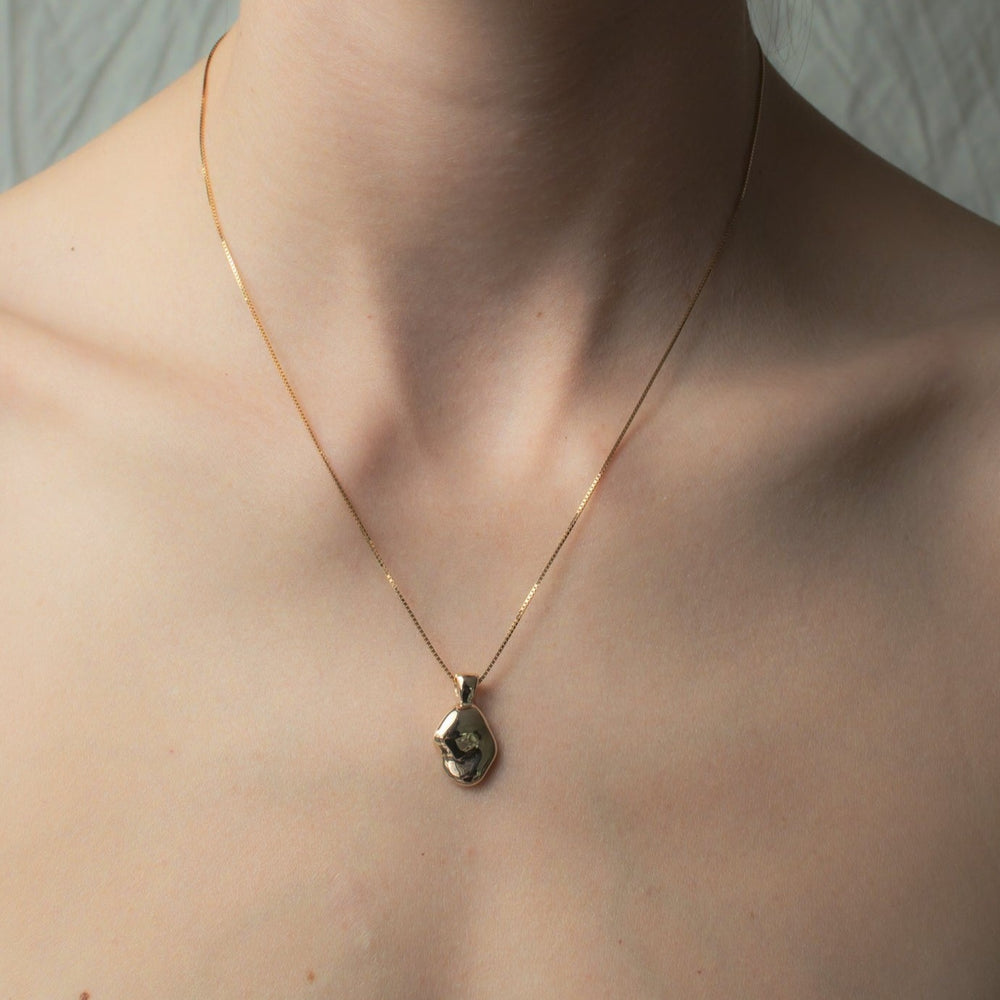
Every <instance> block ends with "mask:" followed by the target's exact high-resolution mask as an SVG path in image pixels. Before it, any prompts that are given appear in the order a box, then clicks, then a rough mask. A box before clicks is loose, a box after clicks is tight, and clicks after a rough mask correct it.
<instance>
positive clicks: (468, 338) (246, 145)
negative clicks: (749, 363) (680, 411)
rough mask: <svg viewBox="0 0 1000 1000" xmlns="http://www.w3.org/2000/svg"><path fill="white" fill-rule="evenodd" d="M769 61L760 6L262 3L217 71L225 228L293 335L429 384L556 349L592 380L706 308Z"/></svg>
mask: <svg viewBox="0 0 1000 1000" xmlns="http://www.w3.org/2000/svg"><path fill="white" fill-rule="evenodd" d="M758 65H759V64H758V56H757V48H756V44H755V42H754V39H753V35H752V32H751V29H750V26H749V22H748V19H747V16H746V10H745V6H744V0H720V2H719V3H716V4H712V5H701V4H692V3H690V2H689V0H662V2H660V3H657V4H648V3H636V2H629V0H626V2H622V0H616V2H611V0H556V2H554V3H545V4H536V3H528V2H526V0H514V2H505V3H500V2H498V0H481V2H477V3H475V4H470V3H468V2H465V0H462V2H460V0H429V2H426V3H420V4H414V3H412V2H403V0H365V2H360V0H338V2H337V3H336V4H330V3H328V2H326V0H299V2H297V3H296V4H293V5H289V4H284V3H279V2H277V0H244V5H243V10H242V12H241V16H240V19H239V22H238V24H237V26H236V28H235V30H234V31H233V33H232V34H231V36H230V37H229V38H228V39H227V40H226V41H225V42H224V43H223V46H222V47H221V48H220V51H219V55H218V56H217V63H216V65H214V66H213V69H212V73H213V77H212V90H211V95H212V99H211V100H210V102H209V117H208V148H209V156H210V159H211V164H212V172H213V177H214V179H215V182H216V190H217V193H218V198H219V205H220V211H221V214H222V217H223V220H224V224H225V226H226V229H227V233H228V235H229V237H230V241H231V243H232V244H233V247H234V251H235V253H236V256H237V259H238V260H239V261H240V263H241V265H242V267H243V269H244V271H245V273H246V275H247V277H248V281H249V283H250V284H251V287H252V288H253V289H254V294H255V296H256V298H257V299H258V305H260V306H261V307H262V311H263V312H264V313H265V314H266V315H270V316H272V317H280V318H281V322H280V324H279V325H280V327H281V328H283V329H289V330H291V329H294V330H296V331H299V333H300V335H301V336H302V337H306V338H307V337H309V336H310V335H311V334H312V335H313V336H314V337H315V338H316V339H317V340H318V339H319V338H321V336H322V335H321V333H320V331H321V330H324V331H330V330H347V329H350V330H361V331H362V333H358V334H356V336H359V337H362V336H363V337H364V339H365V341H366V344H367V347H366V349H367V350H369V351H370V352H371V354H372V358H371V360H372V361H373V362H378V360H379V359H381V361H383V362H384V361H391V364H390V367H392V368H393V370H395V371H397V372H399V373H404V374H402V375H401V376H400V377H401V378H403V379H404V380H405V379H406V378H410V377H412V378H414V379H417V378H418V377H419V373H420V371H421V369H424V370H426V368H427V366H433V367H434V368H435V370H436V371H437V373H438V374H439V376H441V377H442V378H445V379H446V378H447V373H448V372H451V371H462V370H464V372H465V375H466V380H467V382H468V381H469V380H470V379H471V381H472V383H474V382H475V376H474V375H473V376H470V375H469V372H470V370H471V369H470V365H469V361H470V360H474V361H475V363H476V364H475V370H476V371H477V372H480V373H482V377H483V379H484V381H485V380H486V379H488V378H493V377H495V372H492V371H491V368H490V359H491V358H492V357H494V356H496V357H502V358H508V359H509V358H512V357H518V358H524V357H528V358H529V359H530V358H531V357H532V352H535V353H537V352H540V351H544V352H547V353H548V355H552V354H553V351H554V352H555V354H556V355H557V356H558V357H557V360H556V361H554V362H553V365H554V366H555V368H557V369H558V374H559V377H563V378H566V379H568V380H570V381H572V378H573V377H578V376H579V372H580V369H581V367H582V366H584V365H585V364H586V363H587V362H586V359H588V358H590V359H592V358H593V357H595V356H596V355H597V354H600V353H601V352H599V351H595V346H596V345H599V344H607V343H610V342H611V341H613V340H615V338H616V337H618V338H619V339H618V341H616V343H624V342H625V341H626V340H627V339H628V338H626V337H622V336H620V335H621V334H622V333H623V332H624V331H632V335H631V340H630V341H629V342H631V343H634V342H635V340H636V338H635V337H634V331H635V329H636V328H637V326H642V323H640V322H639V318H640V315H641V314H642V312H643V309H645V310H646V312H647V313H649V310H650V309H651V308H652V307H651V305H650V304H651V303H653V302H655V303H656V304H657V305H658V306H659V307H660V308H661V310H662V311H661V312H660V313H659V314H658V317H659V322H660V327H659V328H658V329H657V330H655V331H651V334H650V336H651V337H652V336H654V335H655V336H660V337H662V322H663V320H662V315H663V311H666V312H667V313H669V314H670V315H673V314H679V313H680V312H682V311H683V303H684V302H686V300H687V298H688V297H689V294H690V293H689V291H687V292H686V291H684V290H685V289H690V288H691V286H692V280H697V275H698V272H700V270H701V269H703V267H704V265H705V263H706V262H707V260H708V258H709V257H710V255H711V253H712V250H713V248H714V245H715V243H716V242H717V241H718V238H719V237H720V236H721V233H722V231H723V229H724V227H725V223H726V220H727V218H728V216H729V213H730V212H731V210H732V207H733V204H734V201H735V198H736V194H737V192H738V191H739V186H740V181H741V179H742V173H743V169H744V166H745V160H746V152H747V147H748V143H749V138H750V130H751V127H752V119H753V111H754V103H755V100H756V96H757V94H756V92H757V77H758V72H759V68H758ZM671 303H672V305H671ZM678 306H680V308H678ZM554 344H555V345H557V346H556V347H554V346H553V345H554ZM542 370H543V371H547V372H548V374H552V371H551V370H549V369H546V368H545V367H544V366H543V368H542ZM406 373H408V374H406ZM414 373H416V374H414ZM630 379H631V381H630V383H629V384H635V376H634V373H630ZM440 392H441V382H440V381H438V382H437V383H436V398H437V397H439V396H440Z"/></svg>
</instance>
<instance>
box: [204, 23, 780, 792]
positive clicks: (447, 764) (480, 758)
mask: <svg viewBox="0 0 1000 1000" xmlns="http://www.w3.org/2000/svg"><path fill="white" fill-rule="evenodd" d="M223 37H225V36H223ZM221 41H222V39H221V38H220V39H219V41H218V42H216V43H215V45H214V46H212V50H211V52H209V54H208V58H207V59H206V61H205V71H204V77H203V79H202V90H201V121H200V127H199V144H200V150H201V173H202V177H203V179H204V181H205V193H206V195H207V197H208V205H209V208H210V209H211V212H212V220H213V221H214V223H215V229H216V232H217V233H218V236H219V241H220V243H221V244H222V249H223V252H224V253H225V255H226V260H227V261H228V262H229V268H230V270H231V271H232V273H233V277H234V278H235V279H236V284H237V285H238V286H239V289H240V293H241V294H242V296H243V301H244V302H245V303H246V306H247V308H248V309H249V311H250V316H251V317H252V319H253V321H254V324H255V325H256V327H257V331H258V332H259V333H260V336H261V339H262V340H263V342H264V346H265V347H266V348H267V353H268V354H269V355H270V358H271V361H272V363H273V364H274V367H275V369H276V370H277V373H278V375H279V377H280V378H281V381H282V383H283V384H284V386H285V389H286V391H287V392H288V395H289V397H290V398H291V400H292V403H293V404H294V406H295V409H296V411H297V412H298V415H299V418H300V419H301V421H302V423H303V425H304V426H305V429H306V431H307V432H308V434H309V437H310V439H311V440H312V443H313V446H314V447H315V449H316V451H317V452H318V453H319V457H320V458H321V459H322V461H323V464H324V465H325V466H326V470H327V472H329V473H330V476H331V478H332V479H333V482H334V484H335V485H336V487H337V492H338V493H340V496H341V498H342V499H343V501H344V503H345V504H346V505H347V509H348V511H349V512H350V514H351V516H352V517H353V518H354V522H355V524H356V525H357V527H358V530H359V531H360V532H361V534H362V536H363V537H364V540H365V542H366V543H367V544H368V548H369V549H371V552H372V555H373V556H374V557H375V560H376V562H377V563H378V565H379V568H380V569H381V570H382V573H383V574H384V576H385V578H386V580H387V581H388V583H389V586H390V587H392V590H393V592H394V593H395V595H396V597H397V598H399V601H400V603H401V604H402V605H403V607H404V608H405V609H406V613H407V615H409V618H410V621H411V622H412V623H413V625H414V627H415V628H416V630H417V632H419V633H420V638H421V639H423V641H424V645H425V646H426V647H427V648H428V650H430V653H431V655H432V656H433V657H434V659H435V660H436V661H437V664H438V666H439V667H440V668H441V669H442V670H443V671H444V672H445V674H447V675H448V677H449V679H450V680H451V682H452V684H453V685H454V687H455V694H456V697H457V702H456V704H455V705H454V707H453V708H452V709H451V711H450V712H448V714H447V715H446V716H445V717H444V719H443V720H442V722H441V725H440V726H438V728H437V731H436V732H435V733H434V742H435V743H436V744H437V746H438V748H439V749H440V751H441V758H442V764H443V766H444V770H445V772H446V773H447V774H449V775H450V776H451V777H452V778H454V779H455V781H456V782H458V783H459V784H461V785H464V786H469V785H475V784H478V783H479V782H480V781H482V780H483V778H485V777H486V773H487V771H489V769H490V766H491V765H492V764H493V762H494V760H495V759H496V756H497V749H498V747H497V741H496V737H495V736H494V735H493V730H492V729H491V728H490V725H489V723H488V722H487V721H486V717H485V716H484V715H483V713H482V711H481V710H480V708H479V707H478V706H477V705H475V704H473V698H474V697H475V694H476V688H477V686H478V685H479V684H481V683H482V682H483V681H484V680H485V679H486V677H487V675H488V674H489V672H490V671H491V670H492V669H493V666H494V664H495V663H496V662H497V660H499V659H500V654H501V653H503V651H504V650H505V649H506V648H507V643H508V642H510V638H511V636H512V635H513V634H514V631H515V629H516V628H517V626H518V625H519V624H520V623H521V619H522V618H523V617H524V613H525V611H527V610H528V605H529V604H531V601H532V599H533V598H534V596H535V594H536V593H537V592H538V588H539V587H540V586H541V584H542V581H543V580H544V579H545V577H546V575H547V574H548V572H549V569H550V568H551V567H552V564H553V563H554V562H555V561H556V557H557V556H558V555H559V553H560V552H561V551H562V548H563V546H564V545H565V544H566V541H567V539H568V538H569V536H570V534H571V533H572V531H573V529H574V528H575V527H576V525H577V522H578V521H579V520H580V516H581V515H582V514H583V511H584V509H585V508H586V506H587V504H588V503H589V502H590V498H591V497H592V496H593V494H594V490H596V489H597V484H598V483H599V482H600V481H601V479H603V478H604V474H605V472H606V471H607V469H608V466H609V465H610V464H611V460H612V459H613V458H614V457H615V454H616V453H617V452H618V448H619V445H621V443H622V440H623V439H624V437H625V435H626V434H627V433H628V430H629V428H630V427H631V426H632V422H633V421H634V420H635V417H636V415H637V414H638V412H639V408H640V407H641V406H642V404H643V403H644V402H645V399H646V396H648V395H649V391H650V389H652V387H653V383H654V382H655V381H656V378H657V376H658V375H659V374H660V371H661V369H662V368H663V366H664V364H665V363H666V360H667V356H668V355H669V354H670V351H671V350H672V348H673V346H674V344H675V343H676V342H677V338H678V337H679V336H680V333H681V330H683V329H684V326H685V324H686V323H687V321H688V317H689V316H690V315H691V313H692V312H693V310H694V307H695V304H696V303H697V301H698V299H699V298H700V297H701V293H702V290H703V289H704V287H705V285H706V284H707V282H708V279H709V277H710V275H711V274H712V272H713V271H714V270H715V266H716V264H717V263H718V262H719V258H720V257H721V256H722V252H723V250H724V249H725V247H726V244H727V243H728V242H729V236H730V234H731V233H732V230H733V225H734V223H735V221H736V216H737V213H738V210H739V207H740V205H741V204H742V203H743V199H744V196H745V195H746V192H747V188H748V187H749V185H750V172H751V168H752V166H753V160H754V153H755V151H756V149H757V136H758V133H759V131H760V119H761V109H762V107H763V103H764V79H765V76H766V69H767V60H766V59H765V58H764V53H763V51H762V50H761V47H760V43H759V42H758V43H757V52H758V55H759V58H760V81H759V85H758V91H757V106H756V110H755V112H754V122H753V135H752V138H751V141H750V149H749V152H748V154H747V161H746V167H745V169H744V173H743V183H742V185H741V187H740V192H739V195H738V197H737V199H736V204H735V205H734V207H733V210H732V212H731V213H730V215H729V219H728V221H727V223H726V228H725V230H724V231H723V234H722V238H721V239H720V240H719V243H718V246H716V248H715V251H714V253H713V254H712V256H711V258H710V260H709V263H708V266H707V267H706V269H705V271H704V273H703V274H702V277H701V281H700V282H699V284H698V287H697V289H696V290H695V293H694V295H693V296H692V298H691V301H690V302H689V303H688V306H687V309H686V310H685V312H684V315H683V316H682V317H681V320H680V322H679V323H678V325H677V326H676V328H675V329H674V332H673V334H672V335H671V336H670V339H669V340H668V342H667V346H666V349H665V350H664V352H663V354H662V355H661V356H660V359H659V361H658V362H657V364H656V367H655V368H654V369H653V374H652V375H650V377H649V380H648V381H647V382H646V385H645V387H644V388H643V390H642V392H641V393H640V394H639V398H638V400H637V401H636V404H635V406H634V407H633V408H632V412H631V413H629V415H628V419H627V420H626V421H625V424H624V426H623V427H622V429H621V431H620V432H619V434H618V437H617V438H615V442H614V444H613V445H612V446H611V450H610V451H609V452H608V454H607V457H606V458H605V459H604V462H603V463H602V465H601V467H600V469H599V470H598V472H597V475H596V476H594V478H593V480H592V481H591V483H590V485H589V486H588V487H587V491H586V492H585V493H584V495H583V499H582V500H581V501H580V503H579V504H578V505H577V508H576V511H575V512H574V514H573V517H572V518H571V520H570V522H569V524H568V525H567V527H566V530H565V531H564V532H563V533H562V537H561V538H560V539H559V543H558V544H557V545H556V547H555V549H554V550H553V552H552V555H550V556H549V558H548V561H547V562H546V563H545V565H544V567H543V568H542V571H541V573H539V575H538V578H537V579H536V580H535V582H534V583H533V584H532V585H531V588H530V589H529V591H528V593H527V594H526V595H525V598H524V600H523V601H522V602H521V606H520V607H519V608H518V609H517V614H516V615H514V619H513V621H512V622H511V623H510V625H509V626H508V628H507V632H506V634H505V635H504V637H503V641H502V642H501V643H500V646H499V648H498V649H497V651H496V652H495V653H494V654H493V658H492V659H491V660H490V661H489V663H487V665H486V669H485V670H483V672H482V674H478V675H477V674H457V673H454V672H453V671H452V670H451V668H450V667H449V666H448V665H447V664H446V663H445V661H444V659H443V658H442V657H441V654H440V653H438V651H437V649H436V648H435V646H434V643H433V642H431V640H430V637H429V636H428V634H427V632H426V631H425V629H424V626H423V625H422V624H421V623H420V620H419V619H418V618H417V615H416V613H415V612H414V610H413V608H412V607H411V605H410V602H409V601H408V600H407V599H406V597H405V596H404V594H403V592H402V591H401V590H400V589H399V585H398V584H397V583H396V580H395V579H394V577H393V575H392V573H391V572H390V571H389V567H388V566H387V565H386V563H385V560H384V559H383V558H382V555H381V553H380V552H379V550H378V547H377V546H376V544H375V542H374V540H373V539H372V536H371V534H370V533H369V531H368V529H367V528H366V527H365V524H364V522H363V521H362V520H361V515H360V514H359V513H358V510H357V508H356V507H355V506H354V502H353V501H352V500H351V498H350V496H349V495H348V493H347V490H346V489H345V488H344V485H343V483H342V482H341V480H340V477H339V476H338V475H337V473H336V472H335V471H334V468H333V463H332V462H331V461H330V459H329V457H328V456H327V454H326V451H325V450H324V449H323V446H322V444H320V441H319V437H318V436H317V434H316V431H315V429H314V428H313V425H312V423H311V422H310V421H309V418H308V417H307V416H306V411H305V408H304V407H303V405H302V403H301V401H300V400H299V397H298V394H297V393H296V391H295V389H294V388H293V387H292V383H291V381H290V380H289V378H288V374H287V373H286V371H285V368H284V366H283V365H282V363H281V361H280V360H279V359H278V353H277V351H276V350H275V348H274V344H273V343H272V341H271V337H270V335H269V334H268V332H267V330H266V329H265V327H264V323H263V321H262V320H261V318H260V314H259V313H258V311H257V307H256V305H254V302H253V299H251V297H250V293H249V291H248V290H247V285H246V282H245V281H244V279H243V274H242V272H241V271H240V269H239V267H238V266H237V264H236V259H235V257H234V256H233V252H232V250H231V249H230V246H229V242H228V240H227V239H226V236H225V233H224V232H223V229H222V222H221V220H220V218H219V209H218V206H217V204H216V201H215V192H214V190H213V188H212V180H211V175H210V174H209V170H208V156H207V154H206V150H205V118H206V113H205V111H206V105H207V101H208V71H209V67H210V66H211V64H212V57H213V56H214V55H215V51H216V49H218V47H219V44H220V42H221Z"/></svg>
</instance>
